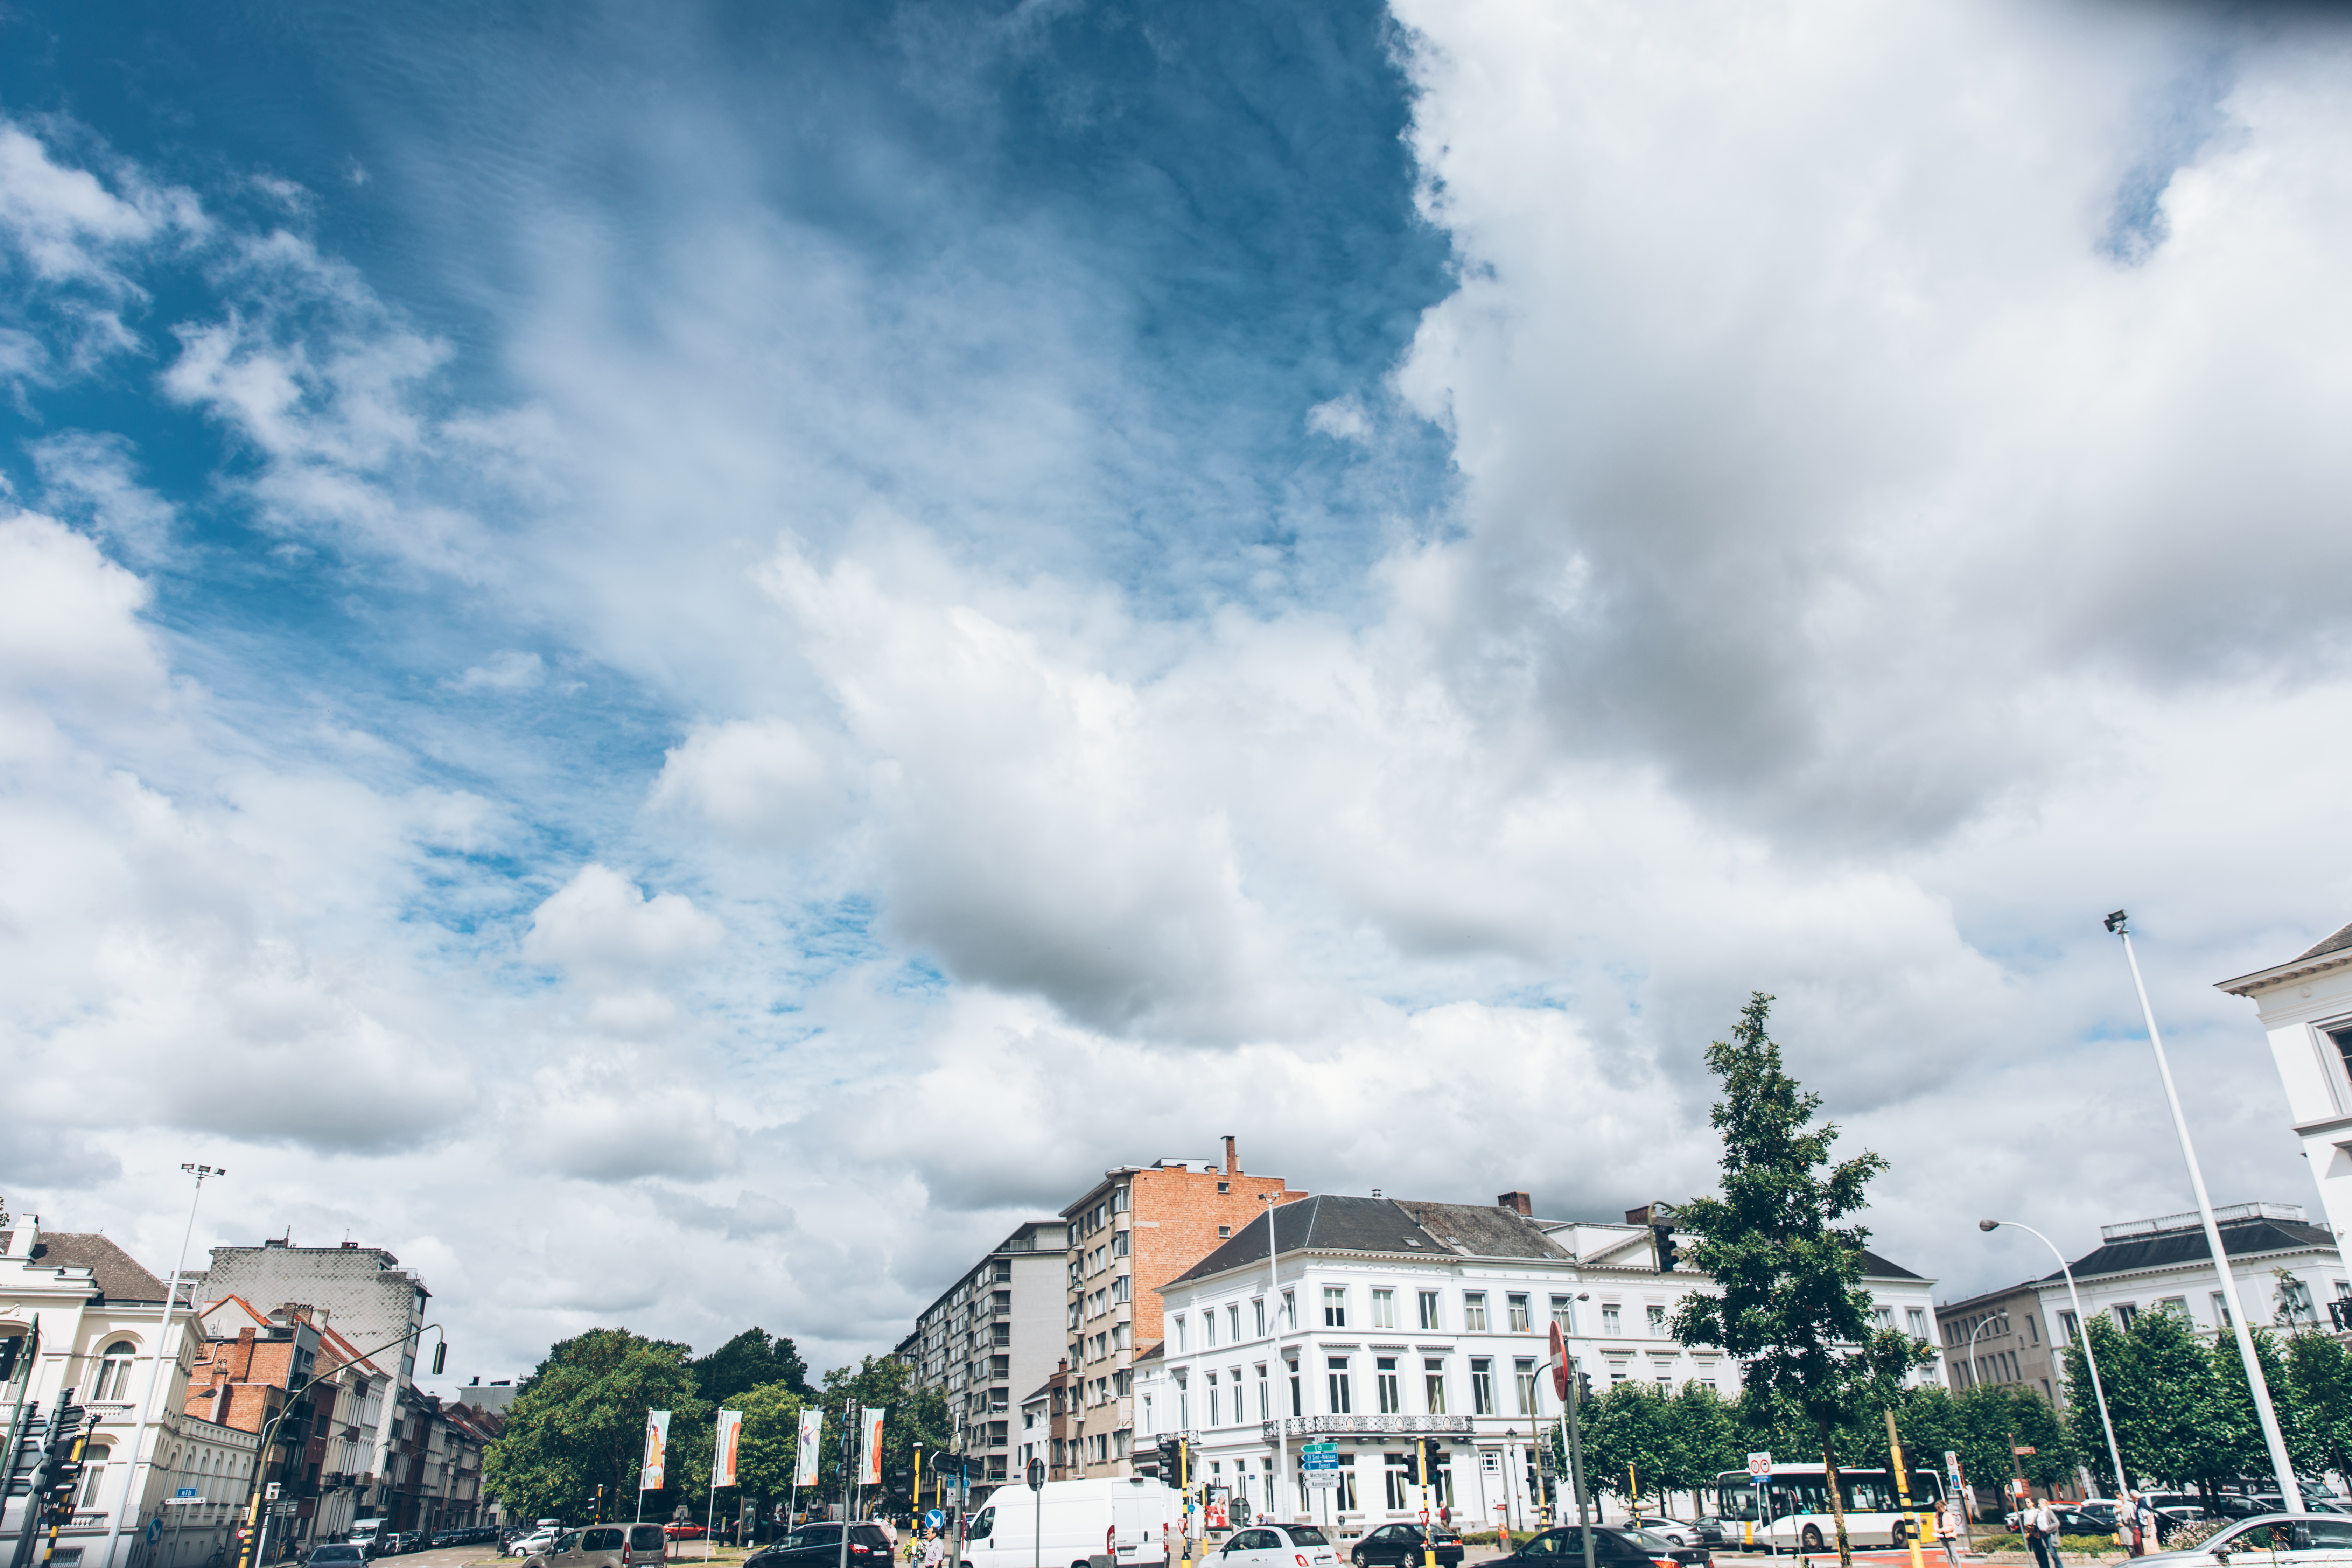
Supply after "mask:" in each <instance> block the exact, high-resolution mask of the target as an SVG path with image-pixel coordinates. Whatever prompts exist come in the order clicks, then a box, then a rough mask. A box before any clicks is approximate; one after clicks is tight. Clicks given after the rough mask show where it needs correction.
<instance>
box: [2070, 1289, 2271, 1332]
mask: <svg viewBox="0 0 2352 1568" xmlns="http://www.w3.org/2000/svg"><path fill="white" fill-rule="evenodd" d="M2060 1315H2061V1316H2063V1315H2064V1314H2063V1313H2062V1314H2060ZM2213 1321H2214V1323H2215V1324H2216V1325H2217V1326H2219V1327H2221V1328H2224V1329H2226V1328H2230V1327H2232V1326H2233V1325H2232V1324H2231V1321H2230V1298H2228V1297H2227V1296H2224V1295H2222V1294H2221V1292H2220V1291H2219V1290H2216V1291H2214V1292H2213ZM2066 1337H2067V1339H2069V1340H2070V1341H2071V1340H2072V1339H2073V1338H2074V1333H2073V1331H2072V1329H2071V1328H2070V1329H2069V1331H2068V1332H2067V1335H2066Z"/></svg>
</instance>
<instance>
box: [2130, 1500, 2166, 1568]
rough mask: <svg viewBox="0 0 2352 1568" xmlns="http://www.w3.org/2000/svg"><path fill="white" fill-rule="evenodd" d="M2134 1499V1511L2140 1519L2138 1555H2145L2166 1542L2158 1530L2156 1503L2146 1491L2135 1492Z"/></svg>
mask: <svg viewBox="0 0 2352 1568" xmlns="http://www.w3.org/2000/svg"><path fill="white" fill-rule="evenodd" d="M2132 1500H2133V1503H2134V1505H2135V1509H2134V1511H2135V1512H2136V1513H2137V1516H2138V1520H2139V1550H2138V1552H2137V1553H2136V1555H2137V1556H2141V1557H2145V1556H2147V1554H2148V1552H2150V1551H2152V1550H2153V1549H2155V1548H2156V1547H2158V1546H2161V1545H2163V1544H2164V1542H2163V1538H2162V1537H2161V1536H2159V1535H2158V1533H2157V1530H2156V1504H2154V1503H2153V1502H2150V1501H2149V1500H2148V1496H2147V1493H2146V1492H2135V1493H2133V1494H2132Z"/></svg>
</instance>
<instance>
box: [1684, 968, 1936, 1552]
mask: <svg viewBox="0 0 2352 1568" xmlns="http://www.w3.org/2000/svg"><path fill="white" fill-rule="evenodd" d="M1771 1005H1772V999H1771V998H1770V997H1769V996H1767V995H1765V994H1763V993H1761V992H1758V993H1757V994H1754V995H1753V996H1751V997H1750V998H1749V999H1748V1005H1747V1007H1746V1009H1745V1010H1744V1011H1743V1012H1742V1013H1741V1015H1740V1020H1739V1025H1738V1027H1737V1028H1736V1029H1734V1030H1733V1031H1732V1037H1731V1040H1730V1041H1729V1042H1728V1043H1726V1042H1724V1041H1719V1040H1718V1041H1717V1042H1716V1043H1715V1044H1713V1045H1711V1046H1709V1047H1707V1053H1706V1061H1707V1066H1708V1068H1710V1069H1711V1070H1713V1072H1714V1073H1715V1075H1716V1077H1717V1079H1720V1080H1721V1082H1722V1085H1723V1094H1722V1098H1721V1099H1720V1100H1717V1102H1716V1104H1715V1108H1714V1110H1712V1111H1711V1112H1710V1113H1709V1118H1708V1120H1709V1121H1711V1122H1712V1123H1713V1124H1714V1126H1715V1128H1716V1130H1717V1131H1718V1132H1720V1133H1721V1134H1722V1136H1723V1161H1722V1165H1721V1170H1722V1175H1723V1195H1722V1196H1721V1197H1719V1198H1694V1199H1692V1200H1691V1201H1690V1202H1689V1203H1688V1204H1685V1205H1683V1207H1682V1209H1681V1211H1680V1213H1679V1214H1677V1215H1676V1216H1675V1226H1676V1227H1677V1228H1678V1229H1680V1230H1683V1231H1685V1232H1686V1233H1687V1234H1689V1235H1690V1236H1691V1237H1694V1238H1695V1239H1694V1240H1693V1242H1692V1244H1691V1246H1690V1247H1689V1249H1688V1254H1687V1256H1688V1258H1689V1259H1690V1261H1691V1263H1692V1264H1693V1265H1694V1266H1696V1268H1700V1269H1703V1270H1705V1271H1706V1273H1707V1274H1708V1275H1710V1276H1711V1277H1712V1278H1713V1279H1714V1281H1715V1284H1716V1289H1714V1290H1711V1291H1694V1292H1692V1293H1691V1294H1690V1295H1688V1296H1686V1297H1685V1298H1684V1300H1683V1303H1682V1305H1681V1306H1680V1307H1679V1308H1678V1309H1676V1310H1675V1320H1674V1331H1675V1338H1677V1339H1678V1340H1680V1341H1681V1342H1683V1343H1685V1344H1686V1345H1697V1346H1713V1347H1717V1348H1719V1349H1721V1350H1723V1351H1724V1352H1727V1353H1728V1354H1730V1355H1733V1356H1735V1357H1737V1358H1738V1361H1739V1363H1740V1372H1741V1382H1742V1384H1743V1385H1744V1387H1745V1389H1746V1390H1747V1393H1746V1394H1743V1396H1742V1399H1741V1402H1740V1403H1741V1406H1742V1408H1743V1409H1744V1410H1749V1411H1750V1415H1751V1418H1754V1417H1756V1416H1761V1417H1762V1418H1763V1421H1764V1422H1765V1423H1767V1424H1769V1422H1770V1421H1771V1420H1773V1419H1774V1418H1775V1416H1776V1415H1779V1414H1780V1413H1784V1412H1785V1413H1790V1414H1793V1415H1801V1417H1802V1419H1803V1421H1804V1422H1805V1423H1806V1424H1807V1425H1809V1426H1811V1429H1812V1433H1813V1436H1814V1440H1815V1443H1816V1444H1817V1445H1818V1451H1819V1452H1820V1454H1821V1456H1822V1468H1824V1469H1825V1470H1826V1471H1827V1472H1828V1474H1827V1476H1826V1478H1825V1479H1826V1480H1827V1483H1828V1487H1827V1489H1828V1493H1829V1499H1830V1506H1831V1509H1832V1514H1833V1516H1834V1519H1835V1522H1836V1528H1837V1542H1838V1561H1839V1563H1841V1564H1842V1565H1844V1568H1851V1564H1852V1563H1853V1545H1852V1543H1851V1542H1849V1540H1848V1539H1847V1536H1846V1529H1845V1506H1844V1502H1843V1499H1842V1497H1841V1493H1840V1489H1839V1486H1838V1484H1837V1472H1838V1456H1837V1450H1836V1446H1835V1443H1834V1442H1833V1440H1832V1429H1833V1428H1834V1427H1836V1426H1838V1425H1840V1424H1841V1423H1843V1422H1844V1421H1847V1420H1849V1419H1851V1418H1852V1417H1853V1415H1855V1414H1856V1413H1858V1412H1859V1411H1862V1410H1870V1409H1883V1408H1885V1405H1888V1404H1889V1403H1891V1402H1892V1401H1894V1400H1895V1398H1897V1397H1898V1396H1899V1393H1900V1389H1901V1386H1902V1380H1903V1377H1904V1374H1905V1373H1908V1372H1909V1371H1911V1370H1912V1369H1913V1368H1915V1367H1917V1366H1922V1365H1925V1364H1926V1363H1927V1361H1928V1360H1929V1359H1930V1356H1931V1352H1929V1351H1928V1350H1927V1347H1926V1346H1924V1345H1921V1344H1919V1343H1917V1342H1916V1341H1914V1340H1912V1339H1911V1338H1909V1337H1908V1336H1907V1335H1906V1334H1904V1333H1902V1332H1901V1331H1898V1330H1893V1329H1888V1330H1879V1329H1877V1328H1876V1327H1875V1326H1874V1322H1873V1320H1872V1311H1871V1300H1870V1292H1869V1291H1868V1290H1866V1289H1864V1288H1863V1283H1862V1275H1863V1259H1862V1253H1863V1244H1864V1242H1865V1241H1867V1240H1868V1239H1869V1236H1870V1233H1869V1232H1868V1231H1867V1230H1865V1229H1864V1228H1863V1227H1862V1226H1858V1225H1854V1224H1853V1223H1851V1216H1853V1215H1855V1214H1857V1213H1859V1212H1860V1211H1861V1209H1862V1207H1863V1199H1864V1193H1865V1192H1866V1191H1867V1189H1868V1187H1869V1185H1870V1181H1871V1178H1872V1177H1874V1176H1875V1175H1877V1174H1878V1173H1880V1172H1881V1171H1883V1170H1885V1168H1886V1162H1885V1160H1883V1159H1881V1158H1880V1157H1879V1156H1878V1155H1876V1154H1874V1153H1870V1152H1864V1153H1862V1154H1859V1155H1856V1156H1855V1157H1854V1158H1853V1159H1851V1160H1846V1161H1843V1162H1841V1163H1837V1164H1834V1165H1832V1163H1830V1150H1831V1148H1832V1145H1833V1144H1834V1143H1835V1142H1836V1141H1837V1127H1836V1124H1835V1123H1833V1122H1832V1123H1821V1124H1819V1125H1816V1123H1815V1121H1814V1113H1815V1112H1816V1111H1817V1110H1820V1109H1821V1097H1820V1096H1819V1095H1814V1094H1807V1093H1805V1092H1804V1091H1803V1089H1801V1087H1800V1086H1799V1084H1798V1083H1797V1080H1796V1079H1793V1078H1790V1076H1789V1075H1788V1074H1787V1073H1786V1072H1785V1071H1783V1070H1782V1069H1781V1066H1780V1047H1779V1046H1777V1045H1775V1044H1774V1043H1773V1041H1772V1039H1771V1037H1770V1036H1769V1034H1768V1033H1767V1032H1766V1029H1765V1025H1766V1022H1767V1020H1768V1018H1769V1016H1770V1012H1771ZM1842 1222H1844V1223H1842ZM1751 1406H1752V1407H1753V1408H1752V1409H1751V1408H1750V1407H1751Z"/></svg>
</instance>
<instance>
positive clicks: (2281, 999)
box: [2220, 931, 2352, 1312]
mask: <svg viewBox="0 0 2352 1568" xmlns="http://www.w3.org/2000/svg"><path fill="white" fill-rule="evenodd" d="M2343 935H2344V933H2343V932H2340V931H2339V932H2337V933H2336V937H2333V938H2330V939H2329V941H2330V942H2334V941H2336V940H2339V939H2341V938H2342V937H2343ZM2321 945H2322V946H2323V947H2324V946H2326V945H2327V943H2322V944H2321ZM2220 988H2221V990H2223V991H2227V992H2229V993H2231V994H2232V995H2237V996H2243V997H2246V998H2248V999H2249V1000H2251V1001H2252V1003H2253V1004H2254V1009H2255V1016H2256V1017H2257V1018H2258V1019H2259V1020H2260V1021H2261V1024H2262V1026H2263V1029H2264V1030H2265V1031H2266V1032H2267V1033H2268V1035H2269V1037H2270V1047H2271V1060H2272V1063H2273V1066H2274V1067H2275V1068H2276V1069H2277V1072H2278V1079H2279V1084H2280V1087H2281V1088H2282V1089H2284V1090H2285V1091H2286V1111H2287V1120H2288V1121H2289V1123H2290V1124H2291V1125H2292V1126H2293V1127H2294V1133H2295V1136H2296V1137H2297V1138H2298V1139H2300V1140H2301V1141H2302V1143H2303V1152H2304V1154H2305V1157H2306V1158H2307V1159H2308V1160H2309V1161H2310V1163H2311V1173H2312V1175H2313V1177H2314V1178H2315V1181H2316V1182H2317V1184H2318V1188H2319V1201H2320V1205H2321V1208H2322V1209H2323V1211H2324V1213H2325V1216H2326V1217H2325V1222H2324V1223H2325V1224H2326V1227H2327V1229H2328V1230H2329V1231H2330V1232H2331V1233H2332V1234H2333V1235H2334V1236H2335V1237H2336V1242H2337V1244H2338V1245H2339V1246H2340V1245H2341V1244H2342V1243H2343V1241H2344V1238H2345V1237H2346V1236H2347V1234H2352V1230H2347V1227H2352V1069H2347V1063H2346V1051H2347V1047H2352V946H2347V947H2345V948H2340V949H2338V950H2336V951H2335V952H2317V951H2316V950H2315V951H2314V952H2312V953H2310V954H2306V955H2305V956H2304V957H2302V958H2299V959H2296V960H2294V961H2292V962H2290V963H2284V964H2280V965H2278V966H2276V967H2274V968H2272V969H2266V970H2262V971H2259V972H2257V973H2253V974H2249V975H2244V976H2242V977H2241V978H2239V979H2236V980H2227V981H2223V982H2222V983H2221V987H2220ZM2247 1310H2248V1311H2249V1312H2252V1310H2253V1309H2252V1306H2251V1305H2249V1306H2248V1308H2247Z"/></svg>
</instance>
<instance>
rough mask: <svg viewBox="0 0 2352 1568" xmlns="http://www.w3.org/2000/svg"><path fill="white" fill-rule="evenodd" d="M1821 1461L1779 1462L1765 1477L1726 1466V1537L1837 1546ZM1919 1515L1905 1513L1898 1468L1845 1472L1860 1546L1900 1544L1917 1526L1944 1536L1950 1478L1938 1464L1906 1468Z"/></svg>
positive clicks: (1849, 1527)
mask: <svg viewBox="0 0 2352 1568" xmlns="http://www.w3.org/2000/svg"><path fill="white" fill-rule="evenodd" d="M1823 1474H1824V1472H1823V1470H1822V1467H1821V1466H1819V1465H1774V1466H1773V1467H1772V1468H1770V1469H1769V1470H1766V1471H1765V1472H1764V1473H1763V1474H1761V1475H1757V1474H1753V1473H1751V1472H1749V1471H1747V1470H1726V1471H1724V1472H1723V1473H1722V1474H1721V1475H1719V1476H1717V1477H1716V1479H1715V1496H1716V1506H1715V1512H1716V1516H1717V1518H1719V1519H1721V1520H1722V1521H1723V1522H1724V1531H1725V1534H1726V1535H1727V1537H1728V1538H1729V1540H1730V1542H1731V1543H1732V1544H1734V1545H1737V1546H1739V1547H1741V1548H1743V1549H1745V1548H1752V1547H1759V1546H1760V1547H1762V1548H1763V1549H1764V1550H1766V1551H1767V1552H1774V1553H1779V1552H1830V1551H1835V1550H1836V1548H1837V1520H1836V1518H1835V1517H1834V1516H1833V1515H1832V1514H1831V1512H1830V1500H1829V1489H1828V1487H1827V1486H1825V1485H1824V1484H1823V1482H1822V1475H1823ZM1904 1479H1905V1480H1906V1481H1907V1482H1908V1483H1909V1484H1910V1489H1911V1512H1910V1513H1909V1515H1907V1516H1906V1514H1905V1513H1904V1512H1903V1504H1902V1500H1901V1499H1900V1498H1898V1497H1897V1496H1896V1495H1895V1472H1894V1471H1892V1470H1867V1469H1855V1470H1848V1469H1843V1468H1841V1469H1840V1470H1839V1471H1838V1494H1839V1497H1840V1499H1841V1500H1843V1503H1844V1505H1845V1534H1846V1539H1847V1540H1848V1541H1850V1542H1853V1544H1854V1545H1856V1546H1900V1545H1902V1544H1903V1543H1904V1542H1906V1541H1907V1540H1908V1539H1909V1537H1910V1533H1911V1532H1912V1531H1915V1530H1916V1531H1919V1532H1920V1535H1921V1538H1922V1539H1923V1540H1927V1541H1933V1540H1934V1539H1935V1538H1936V1518H1935V1515H1936V1510H1937V1509H1938V1508H1939V1507H1941V1506H1942V1504H1943V1500H1944V1487H1943V1481H1942V1479H1941V1478H1940V1477H1938V1476H1937V1474H1936V1472H1935V1470H1934V1468H1932V1467H1928V1466H1922V1467H1921V1468H1918V1469H1916V1470H1912V1469H1906V1471H1905V1474H1904Z"/></svg>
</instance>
